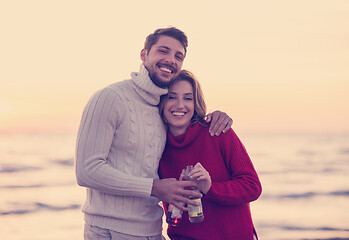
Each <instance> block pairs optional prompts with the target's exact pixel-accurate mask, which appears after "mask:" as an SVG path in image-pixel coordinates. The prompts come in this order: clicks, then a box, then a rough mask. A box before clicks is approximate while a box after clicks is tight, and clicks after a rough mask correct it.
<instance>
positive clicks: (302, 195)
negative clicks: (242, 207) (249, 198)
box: [262, 190, 349, 199]
mask: <svg viewBox="0 0 349 240" xmlns="http://www.w3.org/2000/svg"><path fill="white" fill-rule="evenodd" d="M317 196H336V197H337V196H343V197H349V190H339V191H332V192H325V193H323V192H303V193H291V194H283V195H271V194H263V195H262V198H263V199H269V198H291V199H304V198H313V197H317Z"/></svg>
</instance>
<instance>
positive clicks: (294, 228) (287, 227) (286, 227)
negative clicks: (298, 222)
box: [259, 224, 349, 240]
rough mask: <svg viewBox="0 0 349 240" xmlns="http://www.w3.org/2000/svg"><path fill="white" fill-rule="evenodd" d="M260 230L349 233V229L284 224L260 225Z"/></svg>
mask: <svg viewBox="0 0 349 240" xmlns="http://www.w3.org/2000/svg"><path fill="white" fill-rule="evenodd" d="M259 228H278V229H282V230H287V231H328V232H332V231H333V232H349V228H336V227H326V226H321V227H308V226H306V227H304V226H294V225H282V224H259ZM330 239H336V238H330ZM340 239H342V238H340ZM343 239H346V238H343ZM309 240H310V239H309ZM312 240H313V239H312ZM322 240H323V239H322Z"/></svg>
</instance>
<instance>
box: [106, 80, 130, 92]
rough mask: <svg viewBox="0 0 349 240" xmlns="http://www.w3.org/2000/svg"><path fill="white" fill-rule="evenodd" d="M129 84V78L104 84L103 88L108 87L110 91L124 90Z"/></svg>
mask: <svg viewBox="0 0 349 240" xmlns="http://www.w3.org/2000/svg"><path fill="white" fill-rule="evenodd" d="M130 86H131V80H130V79H127V80H123V81H120V82H115V83H112V84H110V85H108V86H106V87H105V88H104V89H109V90H112V91H124V90H125V89H127V88H129V87H130Z"/></svg>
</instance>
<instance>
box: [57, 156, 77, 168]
mask: <svg viewBox="0 0 349 240" xmlns="http://www.w3.org/2000/svg"><path fill="white" fill-rule="evenodd" d="M51 162H52V163H55V164H57V165H61V166H68V167H71V166H74V159H73V158H68V159H56V160H52V161H51Z"/></svg>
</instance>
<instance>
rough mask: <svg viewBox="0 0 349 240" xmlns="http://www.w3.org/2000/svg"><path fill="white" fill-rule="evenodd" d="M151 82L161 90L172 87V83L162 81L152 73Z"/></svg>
mask: <svg viewBox="0 0 349 240" xmlns="http://www.w3.org/2000/svg"><path fill="white" fill-rule="evenodd" d="M149 77H150V79H151V81H152V82H153V83H154V84H155V85H156V86H158V87H159V88H164V89H166V88H168V87H169V86H170V85H171V81H172V79H171V81H163V80H161V79H160V78H159V77H158V75H157V74H156V73H152V74H150V75H149Z"/></svg>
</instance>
